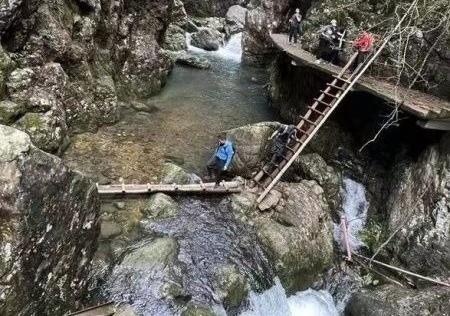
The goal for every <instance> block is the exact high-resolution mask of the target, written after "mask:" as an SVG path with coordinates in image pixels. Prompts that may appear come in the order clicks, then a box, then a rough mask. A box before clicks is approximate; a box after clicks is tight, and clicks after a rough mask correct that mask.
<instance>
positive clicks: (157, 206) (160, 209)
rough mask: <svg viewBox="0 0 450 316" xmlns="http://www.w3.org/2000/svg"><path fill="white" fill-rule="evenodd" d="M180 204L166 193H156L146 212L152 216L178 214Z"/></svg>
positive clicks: (161, 216) (165, 216) (159, 216)
mask: <svg viewBox="0 0 450 316" xmlns="http://www.w3.org/2000/svg"><path fill="white" fill-rule="evenodd" d="M177 212H178V204H177V202H175V200H174V199H172V198H171V197H170V196H168V195H166V194H164V193H156V194H154V195H152V196H151V197H150V199H149V200H148V202H147V206H146V208H145V209H144V213H145V214H146V215H147V216H149V217H152V218H167V217H173V216H176V215H177Z"/></svg>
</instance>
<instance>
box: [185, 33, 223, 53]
mask: <svg viewBox="0 0 450 316" xmlns="http://www.w3.org/2000/svg"><path fill="white" fill-rule="evenodd" d="M191 44H192V45H194V46H196V47H199V48H202V49H204V50H208V51H213V50H218V49H219V48H220V46H221V45H222V44H223V35H222V33H220V32H219V31H217V30H215V29H210V28H201V29H200V30H199V31H198V32H196V33H194V34H192V41H191Z"/></svg>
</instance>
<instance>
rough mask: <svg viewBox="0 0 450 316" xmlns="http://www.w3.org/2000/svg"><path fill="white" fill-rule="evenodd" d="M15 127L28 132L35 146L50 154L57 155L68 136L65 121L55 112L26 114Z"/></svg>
mask: <svg viewBox="0 0 450 316" xmlns="http://www.w3.org/2000/svg"><path fill="white" fill-rule="evenodd" d="M14 127H16V128H17V129H20V130H22V131H24V132H26V133H27V134H28V135H30V137H31V139H32V141H33V143H34V144H35V146H37V147H39V148H40V149H42V150H44V151H46V152H49V153H57V152H58V151H59V149H60V148H61V147H62V145H63V143H64V140H65V138H66V136H67V126H66V125H65V121H64V120H61V117H58V115H56V113H55V112H53V111H49V112H47V113H26V114H25V115H24V116H23V117H22V118H20V119H19V120H18V121H17V122H16V123H15V124H14Z"/></svg>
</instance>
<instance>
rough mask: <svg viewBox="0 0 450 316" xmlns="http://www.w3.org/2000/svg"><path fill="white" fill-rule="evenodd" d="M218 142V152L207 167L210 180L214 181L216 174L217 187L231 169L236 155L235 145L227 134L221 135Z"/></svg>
mask: <svg viewBox="0 0 450 316" xmlns="http://www.w3.org/2000/svg"><path fill="white" fill-rule="evenodd" d="M217 140H218V146H217V148H216V151H215V152H214V155H213V156H212V157H211V159H210V160H209V161H208V164H207V165H206V168H207V169H208V178H209V179H212V176H213V173H214V176H215V181H216V187H217V186H219V184H220V181H222V177H223V173H224V172H225V171H227V170H228V169H229V167H230V164H231V162H232V161H233V157H234V153H235V150H234V148H233V144H232V143H231V141H229V140H227V137H226V134H220V135H219V136H218V137H217Z"/></svg>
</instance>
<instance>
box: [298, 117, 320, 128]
mask: <svg viewBox="0 0 450 316" xmlns="http://www.w3.org/2000/svg"><path fill="white" fill-rule="evenodd" d="M300 119H301V120H303V121H305V122H307V123H308V124H311V125H314V126H317V123H316V122H313V121H311V120H308V119H307V118H306V117H303V116H300Z"/></svg>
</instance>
